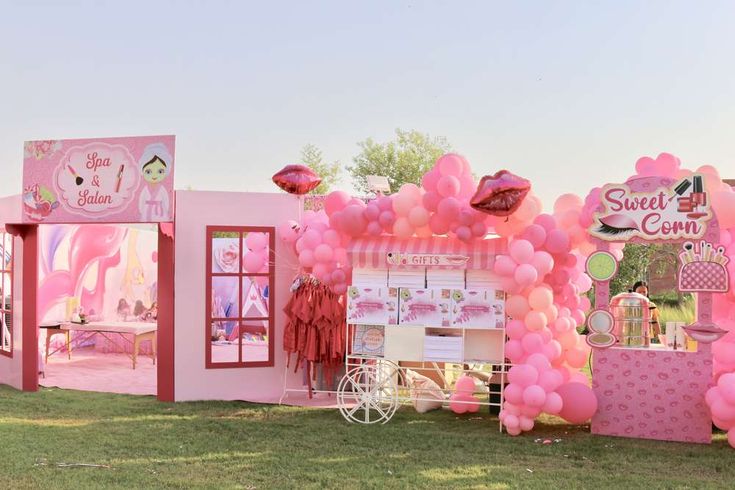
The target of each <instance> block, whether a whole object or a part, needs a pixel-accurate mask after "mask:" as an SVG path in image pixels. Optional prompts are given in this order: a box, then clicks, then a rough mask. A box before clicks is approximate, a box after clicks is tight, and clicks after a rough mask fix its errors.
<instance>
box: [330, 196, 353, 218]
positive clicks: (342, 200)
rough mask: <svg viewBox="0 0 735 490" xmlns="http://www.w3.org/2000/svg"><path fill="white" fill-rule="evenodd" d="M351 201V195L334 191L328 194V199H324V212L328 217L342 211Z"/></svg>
mask: <svg viewBox="0 0 735 490" xmlns="http://www.w3.org/2000/svg"><path fill="white" fill-rule="evenodd" d="M349 201H350V195H349V194H347V193H346V192H343V191H334V192H330V193H329V194H327V197H325V198H324V210H325V211H326V212H327V216H332V215H333V214H334V213H336V212H337V211H342V209H344V208H345V206H347V203H348V202H349Z"/></svg>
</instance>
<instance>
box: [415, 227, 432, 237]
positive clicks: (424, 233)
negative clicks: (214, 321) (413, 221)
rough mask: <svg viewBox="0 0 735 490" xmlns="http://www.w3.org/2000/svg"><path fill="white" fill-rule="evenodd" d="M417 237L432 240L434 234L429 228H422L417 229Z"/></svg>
mask: <svg viewBox="0 0 735 490" xmlns="http://www.w3.org/2000/svg"><path fill="white" fill-rule="evenodd" d="M416 236H417V237H419V238H431V237H432V236H434V234H433V233H432V231H431V228H429V227H428V226H422V227H421V228H416Z"/></svg>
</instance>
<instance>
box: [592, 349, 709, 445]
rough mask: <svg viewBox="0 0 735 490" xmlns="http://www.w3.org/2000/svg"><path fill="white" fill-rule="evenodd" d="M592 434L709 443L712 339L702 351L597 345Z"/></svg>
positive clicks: (593, 365)
mask: <svg viewBox="0 0 735 490" xmlns="http://www.w3.org/2000/svg"><path fill="white" fill-rule="evenodd" d="M592 372H593V382H592V389H593V390H594V392H595V395H596V396H597V402H598V405H597V406H598V410H597V413H596V414H595V415H594V416H593V417H592V433H593V434H599V435H606V436H623V437H634V438H640V439H657V440H665V441H682V442H698V443H705V444H709V443H710V442H711V439H712V419H711V417H710V414H709V409H708V408H707V404H706V403H705V399H704V396H705V393H706V392H707V389H708V388H709V387H710V383H711V382H712V353H711V347H710V345H709V344H699V350H698V351H697V352H687V351H675V350H667V349H657V348H640V349H631V348H623V347H612V348H609V349H594V354H593V357H592Z"/></svg>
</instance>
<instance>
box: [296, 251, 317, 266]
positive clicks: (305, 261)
mask: <svg viewBox="0 0 735 490" xmlns="http://www.w3.org/2000/svg"><path fill="white" fill-rule="evenodd" d="M299 264H301V266H302V267H305V268H307V269H310V268H312V267H314V264H316V259H315V258H314V252H312V251H311V250H310V249H308V248H307V249H304V250H302V251H301V253H300V254H299Z"/></svg>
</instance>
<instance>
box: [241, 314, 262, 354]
mask: <svg viewBox="0 0 735 490" xmlns="http://www.w3.org/2000/svg"><path fill="white" fill-rule="evenodd" d="M240 333H241V335H242V360H243V362H258V361H268V360H269V358H268V321H266V320H251V321H247V320H244V321H243V322H242V326H241V327H240Z"/></svg>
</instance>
